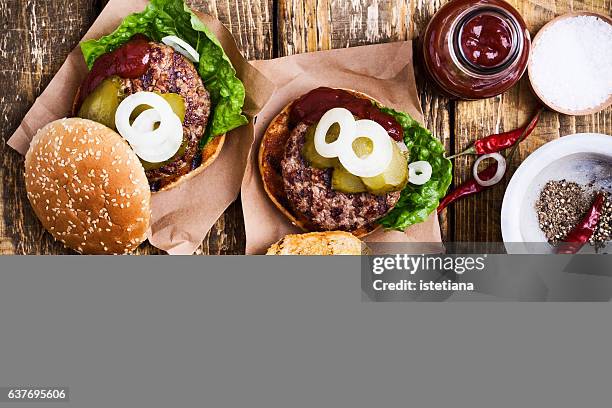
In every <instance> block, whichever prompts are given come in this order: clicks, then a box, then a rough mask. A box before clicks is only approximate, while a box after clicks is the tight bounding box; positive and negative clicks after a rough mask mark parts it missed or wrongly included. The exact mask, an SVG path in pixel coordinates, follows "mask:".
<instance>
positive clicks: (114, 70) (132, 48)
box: [78, 34, 150, 106]
mask: <svg viewBox="0 0 612 408" xmlns="http://www.w3.org/2000/svg"><path fill="white" fill-rule="evenodd" d="M149 41H150V40H149V39H148V38H147V37H145V36H144V35H142V34H137V35H135V36H134V37H132V39H131V40H130V41H128V42H127V43H125V44H123V45H122V46H121V47H119V48H117V49H116V50H114V51H112V52H109V53H107V54H104V55H102V56H100V57H99V58H98V59H97V60H96V62H95V63H94V65H93V67H92V69H91V71H90V72H89V74H88V75H87V78H85V81H84V82H83V84H82V85H81V90H80V93H79V102H78V106H81V104H82V103H83V101H84V100H85V98H87V96H88V95H89V94H90V93H92V92H93V91H94V89H96V88H97V87H98V85H100V83H102V81H104V80H105V79H106V78H109V77H111V76H113V75H117V76H119V77H121V78H130V79H133V78H138V77H140V76H142V75H144V74H145V73H146V72H147V69H148V68H149V51H150V47H149Z"/></svg>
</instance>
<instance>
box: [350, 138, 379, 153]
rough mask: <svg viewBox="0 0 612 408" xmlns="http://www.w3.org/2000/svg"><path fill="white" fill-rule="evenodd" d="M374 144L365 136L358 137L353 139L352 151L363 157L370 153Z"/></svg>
mask: <svg viewBox="0 0 612 408" xmlns="http://www.w3.org/2000/svg"><path fill="white" fill-rule="evenodd" d="M373 150H374V144H373V143H372V140H371V139H368V138H367V137H358V138H357V139H355V140H353V151H354V152H355V154H356V155H357V156H358V157H364V156H367V155H369V154H371V153H372V151H373Z"/></svg>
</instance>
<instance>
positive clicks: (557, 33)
mask: <svg viewBox="0 0 612 408" xmlns="http://www.w3.org/2000/svg"><path fill="white" fill-rule="evenodd" d="M528 72H529V80H530V82H531V87H532V88H533V91H534V92H535V94H536V95H537V96H538V97H539V98H540V100H541V101H542V102H543V103H544V104H545V105H546V106H548V107H549V108H551V109H553V110H555V111H557V112H560V113H564V114H566V115H589V114H593V113H596V112H599V111H601V110H603V109H605V108H607V107H608V106H610V105H612V19H610V18H609V17H607V16H604V15H600V14H596V13H589V12H575V13H568V14H564V15H562V16H559V17H557V18H555V19H554V20H551V21H550V22H549V23H547V24H546V25H545V26H544V27H542V29H541V30H540V32H538V34H537V35H536V37H535V38H534V40H533V46H532V51H531V59H530V61H529V65H528Z"/></svg>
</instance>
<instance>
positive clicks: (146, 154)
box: [132, 109, 183, 163]
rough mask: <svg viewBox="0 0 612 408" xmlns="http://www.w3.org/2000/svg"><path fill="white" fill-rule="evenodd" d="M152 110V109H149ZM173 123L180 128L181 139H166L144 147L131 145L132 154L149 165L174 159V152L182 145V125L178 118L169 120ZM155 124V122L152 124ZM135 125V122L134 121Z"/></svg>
mask: <svg viewBox="0 0 612 408" xmlns="http://www.w3.org/2000/svg"><path fill="white" fill-rule="evenodd" d="M150 110H153V109H150ZM146 112H147V111H145V112H143V113H142V114H141V115H139V116H138V118H136V120H138V119H139V118H140V117H141V116H142V115H144V114H145V113H146ZM170 120H172V121H174V122H175V124H174V125H173V126H174V127H178V126H180V127H181V133H180V135H181V137H180V138H176V137H167V138H165V141H164V142H163V143H162V144H159V145H154V144H145V145H132V148H133V149H134V153H136V155H137V156H138V157H140V158H141V159H143V160H145V161H148V162H149V163H161V162H165V161H166V160H169V159H171V158H172V157H174V155H175V154H176V152H178V150H179V149H180V148H181V144H183V132H182V129H183V124H182V123H181V119H180V118H179V117H178V116H176V115H175V116H174V118H172V119H170ZM154 123H157V122H154ZM134 124H136V121H134Z"/></svg>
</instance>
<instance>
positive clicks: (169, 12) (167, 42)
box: [73, 0, 247, 192]
mask: <svg viewBox="0 0 612 408" xmlns="http://www.w3.org/2000/svg"><path fill="white" fill-rule="evenodd" d="M81 49H82V51H83V55H84V57H85V60H86V62H87V65H88V67H89V68H90V72H89V75H88V76H87V78H86V79H85V81H84V82H83V84H82V85H81V87H80V89H79V92H78V95H77V96H76V98H75V101H74V107H73V113H74V115H75V116H77V117H80V118H85V119H90V120H93V121H96V122H99V123H102V124H104V125H106V126H107V127H109V128H111V129H113V130H115V131H117V132H118V133H119V134H120V135H121V136H122V137H123V138H124V139H125V140H126V141H127V142H128V143H129V144H130V146H131V147H132V148H133V149H134V151H135V153H136V155H137V156H138V157H139V158H140V161H141V163H142V165H143V167H144V169H145V171H146V175H147V179H148V180H149V185H150V188H151V191H153V192H155V191H161V190H166V189H169V188H171V187H172V186H174V185H176V184H177V183H179V182H180V181H182V180H185V179H186V178H188V177H191V176H193V175H194V174H197V173H198V172H200V171H202V169H203V168H205V167H206V166H207V165H209V164H210V163H211V162H212V161H213V160H214V159H215V158H216V157H217V155H218V154H219V152H220V150H221V148H222V146H223V143H224V140H225V134H226V133H227V132H228V131H230V130H232V129H234V128H236V127H239V126H241V125H244V124H245V123H246V122H247V119H246V118H245V116H243V115H242V107H243V104H244V97H245V90H244V86H243V84H242V83H241V82H240V80H239V79H238V78H237V77H236V71H235V69H234V68H233V67H232V64H231V62H230V60H229V59H228V57H227V56H226V55H225V53H224V51H223V49H222V47H221V45H220V43H219V41H218V40H217V39H216V38H215V36H214V34H213V33H212V32H211V31H210V30H209V29H208V28H207V27H206V26H205V25H204V24H203V23H202V22H201V21H200V19H199V18H198V17H197V15H196V13H195V12H193V11H192V10H190V9H189V8H188V7H187V6H186V5H185V4H184V2H183V1H182V0H152V1H151V3H150V4H149V5H148V7H147V8H146V9H145V10H144V11H143V12H141V13H137V14H132V15H130V16H128V17H127V18H126V19H125V20H124V21H123V23H122V24H121V25H120V26H119V28H117V29H116V30H115V31H114V32H113V33H111V34H109V35H107V36H105V37H102V38H100V39H98V40H90V41H85V42H84V43H82V44H81Z"/></svg>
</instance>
